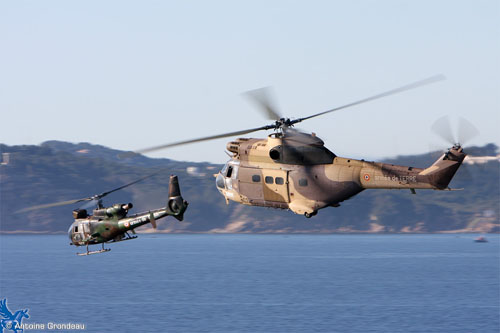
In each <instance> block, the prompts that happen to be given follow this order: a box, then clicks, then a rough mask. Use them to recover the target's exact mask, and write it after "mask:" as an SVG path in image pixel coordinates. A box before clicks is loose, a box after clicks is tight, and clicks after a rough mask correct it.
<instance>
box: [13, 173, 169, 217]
mask: <svg viewBox="0 0 500 333" xmlns="http://www.w3.org/2000/svg"><path fill="white" fill-rule="evenodd" d="M158 173H159V172H155V173H153V174H150V175H148V176H146V177H142V178H140V179H137V180H134V181H133V182H131V183H128V184H125V185H122V186H120V187H117V188H115V189H112V190H110V191H106V192H102V193H101V194H95V195H93V196H91V197H87V198H81V199H74V200H66V201H59V202H53V203H48V204H42V205H35V206H31V207H26V208H23V209H20V210H18V211H16V212H15V213H25V212H29V211H32V210H37V209H44V208H50V207H57V206H64V205H72V204H75V203H78V202H85V201H90V204H91V205H92V206H93V205H94V204H97V205H100V203H101V199H102V198H104V197H105V196H107V195H108V194H111V193H113V192H116V191H119V190H121V189H124V188H125V187H128V186H131V185H134V184H136V183H138V182H140V181H143V180H145V179H148V178H150V177H153V176H155V175H157V174H158ZM85 206H87V205H85Z"/></svg>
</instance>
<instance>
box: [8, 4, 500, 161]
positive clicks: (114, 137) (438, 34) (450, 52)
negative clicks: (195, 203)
mask: <svg viewBox="0 0 500 333" xmlns="http://www.w3.org/2000/svg"><path fill="white" fill-rule="evenodd" d="M0 45H1V46H2V47H1V50H2V51H1V52H0V66H1V67H0V70H1V71H0V110H1V115H2V118H1V119H2V122H1V123H2V129H1V131H0V142H2V143H5V144H9V145H14V144H16V145H17V144H39V143H41V142H43V141H46V140H64V141H70V142H90V143H94V144H101V145H105V146H109V147H112V148H116V149H123V150H133V149H139V148H144V147H148V146H154V145H159V144H162V143H168V142H171V141H178V140H183V139H189V138H193V137H199V136H206V135H212V134H216V133H220V132H230V131H235V130H240V129H245V128H252V127H257V126H261V125H264V124H267V123H268V121H266V120H265V119H264V118H263V117H262V116H261V114H260V113H259V112H258V111H257V110H255V108H254V106H253V105H252V104H251V103H248V100H246V99H245V98H244V97H242V96H241V93H243V92H245V91H248V90H251V89H256V88H259V87H263V86H272V87H273V89H274V91H275V94H276V101H277V104H278V106H279V107H280V110H281V112H282V113H283V114H284V115H287V116H289V117H297V118H298V117H303V116H307V115H310V114H313V113H317V112H321V111H324V110H327V109H330V108H333V107H336V106H339V105H343V104H346V103H349V102H352V101H354V100H357V99H361V98H364V97H367V96H370V95H373V94H377V93H379V92H382V91H384V90H389V89H392V88H395V87H398V86H400V85H404V84H406V83H409V82H413V81H416V80H419V79H422V78H425V77H428V76H431V75H434V74H439V73H442V74H445V75H446V77H447V80H446V81H442V82H439V83H436V84H433V85H430V86H426V87H423V88H419V89H416V90H412V91H409V92H405V93H402V94H400V95H396V96H392V97H388V98H385V99H382V100H378V101H374V102H371V103H368V104H364V105H361V106H356V107H353V108H351V109H347V110H343V111H339V112H336V113H332V114H329V115H326V116H323V117H319V118H314V119H311V120H309V121H307V122H304V123H302V124H301V125H300V129H303V130H305V131H314V132H316V133H317V135H318V136H320V137H321V138H322V139H323V140H324V141H325V143H326V145H327V147H329V148H330V149H331V150H332V151H333V152H335V153H336V154H337V155H341V156H352V157H367V158H376V157H384V156H393V155H398V154H413V153H423V152H426V151H428V150H429V147H430V146H431V145H432V146H436V145H438V146H439V145H440V146H442V147H446V144H442V141H440V139H439V138H437V137H436V136H434V135H433V134H432V133H431V131H430V127H431V126H432V124H433V123H434V121H435V120H436V119H438V118H439V117H441V116H443V115H450V116H451V117H452V118H453V119H456V118H457V117H464V118H467V119H468V120H469V121H471V122H472V123H473V124H475V126H476V127H477V128H478V129H479V130H480V132H481V135H480V136H479V137H477V138H476V139H474V140H473V141H472V142H470V143H469V144H484V143H488V142H494V143H496V144H497V145H500V137H499V136H500V135H499V132H500V131H499V123H500V112H499V109H500V101H499V93H500V89H499V83H500V80H499V77H500V75H499V74H500V66H499V59H500V2H498V1H176V2H173V1H3V2H1V3H0ZM265 134H266V133H264V132H262V133H255V134H253V135H251V136H252V137H263V136H264V135H265ZM227 141H228V139H221V140H216V141H213V142H211V143H202V144H195V145H189V146H184V147H181V148H175V149H169V150H165V151H162V152H158V153H152V154H149V156H153V157H156V156H161V157H168V158H174V159H181V160H190V161H211V162H223V161H225V160H226V159H227V156H226V154H224V149H225V144H226V142H227Z"/></svg>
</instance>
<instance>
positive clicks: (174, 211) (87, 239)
mask: <svg viewBox="0 0 500 333" xmlns="http://www.w3.org/2000/svg"><path fill="white" fill-rule="evenodd" d="M156 174H157V173H154V174H151V175H149V176H146V177H144V178H141V179H138V180H135V181H133V182H131V183H128V184H126V185H123V186H120V187H118V188H115V189H113V190H111V191H107V192H103V193H101V194H96V195H93V196H91V197H88V198H82V199H76V200H68V201H61V202H56V203H50V204H43V205H37V206H32V207H28V208H24V209H21V210H19V211H18V213H21V212H27V211H31V210H35V209H42V208H49V207H55V206H63V205H71V204H75V203H78V202H84V201H90V203H91V204H92V205H93V204H96V205H97V208H96V209H94V212H93V213H94V214H93V215H88V213H87V210H86V209H75V210H74V211H73V218H74V219H75V222H73V223H72V224H71V226H70V227H69V229H68V236H69V239H70V240H71V243H70V245H75V246H86V247H87V251H86V252H84V253H77V255H89V254H96V253H102V252H107V251H111V249H105V248H104V243H110V242H120V241H124V240H129V239H134V238H137V236H135V235H130V234H129V233H128V232H129V231H131V232H132V233H133V234H135V231H134V229H135V228H138V227H140V226H142V225H145V224H147V223H151V225H152V226H153V228H155V229H156V220H158V219H161V218H163V217H165V216H173V217H175V218H176V219H177V220H179V221H182V220H183V218H184V212H185V211H186V209H187V206H188V203H187V202H186V201H185V200H184V199H183V198H182V196H181V191H180V187H179V181H178V179H177V176H173V175H172V176H170V183H169V193H168V201H167V205H166V207H164V208H159V209H154V210H150V211H147V212H143V213H138V214H134V215H131V216H127V213H128V211H129V210H130V209H131V208H132V207H133V205H132V203H128V204H114V205H113V206H111V207H104V206H103V205H102V200H101V199H102V198H103V197H105V196H107V195H108V194H110V193H113V192H116V191H118V190H121V189H124V188H125V187H128V186H130V185H133V184H136V183H138V182H140V181H142V180H145V179H147V178H150V177H152V176H154V175H156ZM93 244H102V249H100V250H96V251H89V245H93Z"/></svg>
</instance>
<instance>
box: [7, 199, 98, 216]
mask: <svg viewBox="0 0 500 333" xmlns="http://www.w3.org/2000/svg"><path fill="white" fill-rule="evenodd" d="M90 200H92V198H83V199H75V200H67V201H60V202H53V203H49V204H43V205H36V206H31V207H26V208H23V209H20V210H17V211H15V212H14V213H16V214H17V213H26V212H29V211H32V210H36V209H43V208H50V207H57V206H64V205H71V204H75V203H77V202H82V201H90Z"/></svg>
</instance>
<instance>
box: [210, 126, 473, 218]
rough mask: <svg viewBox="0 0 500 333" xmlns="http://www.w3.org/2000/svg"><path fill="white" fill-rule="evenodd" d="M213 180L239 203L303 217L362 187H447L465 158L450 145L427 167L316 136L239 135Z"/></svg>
mask: <svg viewBox="0 0 500 333" xmlns="http://www.w3.org/2000/svg"><path fill="white" fill-rule="evenodd" d="M227 148H228V150H229V151H230V152H232V153H233V157H232V159H231V160H230V161H228V162H227V164H226V165H225V166H224V168H223V169H222V170H221V171H220V172H219V174H218V175H217V178H216V186H217V189H218V190H219V192H221V194H222V195H224V197H225V198H226V201H229V200H232V201H235V202H238V203H242V204H246V205H252V206H264V207H273V208H282V209H290V210H292V211H293V212H294V213H296V214H303V215H305V216H306V217H311V216H314V215H315V214H316V213H317V211H318V210H319V209H321V208H325V207H338V206H339V205H340V203H341V202H342V201H344V200H347V199H349V198H351V197H353V196H355V195H356V194H358V193H360V192H361V191H363V190H365V189H409V190H412V192H414V190H415V189H435V190H444V189H447V186H448V183H449V182H450V180H451V178H452V177H453V175H454V174H455V172H456V171H457V169H458V167H459V166H460V164H461V163H462V161H463V159H464V158H465V154H464V153H463V152H462V149H461V147H459V146H458V147H453V148H451V149H450V151H449V152H448V153H446V154H444V155H443V156H442V157H441V158H440V159H438V160H437V161H436V163H434V164H433V165H432V166H431V167H429V168H426V169H423V168H414V167H408V166H397V165H392V164H387V163H375V162H369V161H364V160H356V159H350V158H342V157H338V156H336V155H335V154H333V153H332V152H330V151H329V150H328V149H327V148H325V147H324V145H323V141H322V140H321V139H319V138H317V137H316V136H315V135H310V136H306V135H305V134H303V133H302V134H301V138H300V139H299V140H296V141H294V140H293V139H289V140H284V139H283V138H282V137H279V136H276V135H271V136H269V137H268V138H267V139H238V140H236V141H232V142H230V143H228V146H227Z"/></svg>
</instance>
